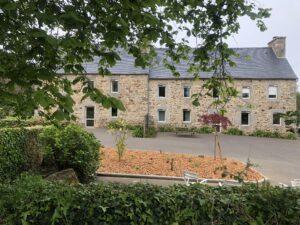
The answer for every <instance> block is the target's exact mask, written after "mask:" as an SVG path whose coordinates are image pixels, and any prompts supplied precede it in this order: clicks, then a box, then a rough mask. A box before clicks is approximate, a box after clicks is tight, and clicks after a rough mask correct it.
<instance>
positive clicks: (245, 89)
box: [242, 87, 250, 99]
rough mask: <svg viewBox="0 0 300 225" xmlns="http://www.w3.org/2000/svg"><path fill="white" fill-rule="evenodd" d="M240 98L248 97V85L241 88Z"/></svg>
mask: <svg viewBox="0 0 300 225" xmlns="http://www.w3.org/2000/svg"><path fill="white" fill-rule="evenodd" d="M242 98H243V99H248V98H250V87H243V90H242Z"/></svg>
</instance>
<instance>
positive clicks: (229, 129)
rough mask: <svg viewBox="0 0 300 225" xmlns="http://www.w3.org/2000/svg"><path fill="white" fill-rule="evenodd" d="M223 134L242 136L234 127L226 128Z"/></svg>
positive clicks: (240, 131)
mask: <svg viewBox="0 0 300 225" xmlns="http://www.w3.org/2000/svg"><path fill="white" fill-rule="evenodd" d="M224 134H228V135H237V136H242V135H244V132H243V131H242V130H240V129H238V128H236V127H232V128H228V129H227V130H226V131H225V132H224Z"/></svg>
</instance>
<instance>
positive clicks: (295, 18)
mask: <svg viewBox="0 0 300 225" xmlns="http://www.w3.org/2000/svg"><path fill="white" fill-rule="evenodd" d="M256 2H257V4H258V5H259V6H261V7H266V8H272V12H271V17H270V18H269V19H267V20H265V22H266V25H267V27H268V30H266V31H265V32H260V31H259V29H257V27H256V25H255V23H253V21H251V20H249V19H246V18H242V19H241V29H240V32H239V34H237V35H235V36H234V37H233V38H231V39H229V40H228V44H229V45H230V46H231V47H263V46H267V43H268V42H269V41H270V40H271V39H272V37H273V36H286V37H287V39H286V42H287V51H286V53H287V59H288V60H289V62H290V64H291V66H292V68H293V69H294V71H295V73H296V74H297V75H298V77H299V78H300V0H256ZM299 85H300V82H298V90H300V89H299Z"/></svg>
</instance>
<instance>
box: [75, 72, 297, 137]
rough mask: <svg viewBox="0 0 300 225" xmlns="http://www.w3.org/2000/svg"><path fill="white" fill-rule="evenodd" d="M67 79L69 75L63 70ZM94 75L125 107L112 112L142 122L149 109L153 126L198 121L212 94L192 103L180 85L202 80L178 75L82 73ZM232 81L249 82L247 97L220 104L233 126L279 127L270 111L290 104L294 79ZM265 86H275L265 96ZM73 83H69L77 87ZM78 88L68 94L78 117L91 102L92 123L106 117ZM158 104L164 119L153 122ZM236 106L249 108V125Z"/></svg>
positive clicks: (193, 89)
mask: <svg viewBox="0 0 300 225" xmlns="http://www.w3.org/2000/svg"><path fill="white" fill-rule="evenodd" d="M69 77H70V79H72V76H69ZM88 77H89V78H90V79H91V80H93V81H94V86H95V87H96V88H98V89H100V90H101V91H103V93H104V94H108V95H111V96H114V97H117V98H119V99H120V100H121V101H122V102H123V104H124V106H125V108H126V111H125V112H121V111H119V112H118V116H117V118H123V119H125V120H126V121H128V122H129V123H130V124H143V123H144V122H145V116H146V115H147V113H149V115H150V118H151V121H152V124H153V125H154V126H156V127H157V126H166V125H171V126H192V127H200V126H202V124H201V123H200V122H198V118H199V116H200V115H202V114H207V113H211V112H213V109H212V108H211V103H212V98H211V97H203V98H202V99H200V106H198V107H195V106H193V105H192V102H191V98H189V97H184V95H183V89H184V87H189V88H190V96H191V95H192V94H194V93H197V92H199V91H200V89H201V86H202V83H203V80H198V81H192V80H184V79H180V80H179V79H165V80H164V79H150V80H149V78H148V75H119V76H118V75H113V76H105V77H102V76H96V75H88ZM112 80H117V81H118V82H119V83H118V84H119V91H118V93H112V89H111V88H112V87H111V82H112ZM160 85H161V86H165V88H166V96H165V97H164V98H162V97H159V95H158V87H159V86H160ZM235 86H236V88H237V90H238V91H239V92H241V91H242V88H243V87H249V88H250V98H249V99H243V98H242V97H241V96H239V97H237V98H234V99H232V100H231V101H230V102H229V104H228V105H227V106H226V109H227V111H228V113H227V115H226V116H227V117H229V119H230V120H231V122H232V123H233V126H234V127H238V128H239V129H242V130H244V131H245V132H252V131H254V130H256V129H262V130H270V131H279V132H284V131H285V125H284V123H283V122H282V121H281V123H280V125H273V114H274V113H283V112H286V111H293V110H296V90H297V84H296V80H235ZM269 86H276V87H277V93H278V94H277V98H276V99H269V98H268V88H269ZM79 88H80V87H79V86H77V87H75V89H79ZM81 97H82V95H81V94H80V93H78V94H76V95H75V96H74V100H75V102H76V104H75V107H74V111H75V115H76V116H77V118H78V121H79V122H80V123H82V124H86V107H91V106H92V107H94V110H95V111H94V126H95V127H103V126H105V125H106V124H107V123H108V122H109V121H112V120H114V119H116V118H115V117H112V113H111V109H104V108H103V107H102V106H100V105H97V104H96V103H94V102H92V101H91V100H88V99H86V100H84V101H83V102H81V101H80V99H81ZM158 110H164V111H165V114H166V120H165V122H158ZM183 110H190V115H191V121H190V122H187V123H185V122H183ZM241 112H248V113H249V125H241Z"/></svg>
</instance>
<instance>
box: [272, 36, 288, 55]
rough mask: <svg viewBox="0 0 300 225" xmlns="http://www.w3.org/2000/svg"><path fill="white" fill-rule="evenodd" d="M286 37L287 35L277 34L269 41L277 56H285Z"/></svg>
mask: <svg viewBox="0 0 300 225" xmlns="http://www.w3.org/2000/svg"><path fill="white" fill-rule="evenodd" d="M285 39H286V37H278V36H276V37H273V40H272V41H270V42H269V43H268V46H269V47H270V48H272V49H273V51H274V53H275V55H276V56H277V58H285V51H286V50H285V48H286V46H285Z"/></svg>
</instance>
